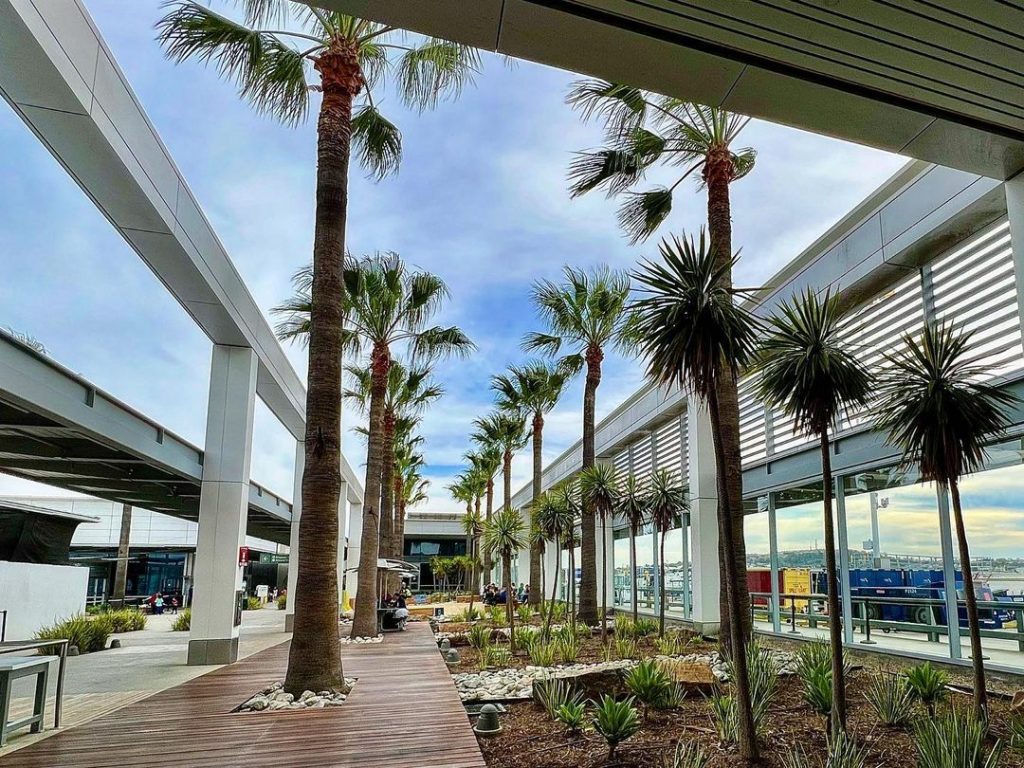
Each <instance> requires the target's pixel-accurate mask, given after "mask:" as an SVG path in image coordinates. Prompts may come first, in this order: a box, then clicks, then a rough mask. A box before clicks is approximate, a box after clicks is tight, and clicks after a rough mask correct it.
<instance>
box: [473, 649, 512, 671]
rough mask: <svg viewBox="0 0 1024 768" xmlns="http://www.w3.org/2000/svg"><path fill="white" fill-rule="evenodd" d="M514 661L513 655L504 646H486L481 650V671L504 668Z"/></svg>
mask: <svg viewBox="0 0 1024 768" xmlns="http://www.w3.org/2000/svg"><path fill="white" fill-rule="evenodd" d="M511 660H512V653H511V652H510V651H509V649H508V648H506V647H505V646H503V645H485V646H484V647H483V648H482V649H481V650H480V669H486V668H487V667H503V666H506V665H507V664H508V663H509V662H510V661H511Z"/></svg>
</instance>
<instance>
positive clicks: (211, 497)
mask: <svg viewBox="0 0 1024 768" xmlns="http://www.w3.org/2000/svg"><path fill="white" fill-rule="evenodd" d="M256 364H257V358H256V353H255V352H254V351H253V350H251V349H249V348H248V347H229V346H223V345H214V347H213V364H212V365H211V368H210V399H209V405H208V411H207V415H206V451H205V454H204V457H203V481H202V488H201V491H200V497H199V535H198V541H197V545H196V567H195V594H194V596H193V600H192V628H191V631H190V633H189V642H188V663H189V664H190V665H203V664H230V663H232V662H234V661H235V660H236V659H237V658H238V625H239V624H240V623H241V619H240V611H239V610H238V609H239V605H238V601H239V590H241V587H242V569H241V568H240V567H239V565H238V561H239V550H240V549H241V547H242V546H243V545H244V544H245V529H246V520H247V517H248V511H249V467H250V460H251V457H252V428H253V413H254V410H255V406H256V367H257V365H256Z"/></svg>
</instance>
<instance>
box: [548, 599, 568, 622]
mask: <svg viewBox="0 0 1024 768" xmlns="http://www.w3.org/2000/svg"><path fill="white" fill-rule="evenodd" d="M568 610H569V608H568V606H567V605H566V604H565V603H558V602H555V603H552V604H551V621H553V622H554V623H555V624H558V623H560V622H563V621H565V614H566V612H567V611H568Z"/></svg>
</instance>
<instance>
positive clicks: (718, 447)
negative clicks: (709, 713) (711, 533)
mask: <svg viewBox="0 0 1024 768" xmlns="http://www.w3.org/2000/svg"><path fill="white" fill-rule="evenodd" d="M708 410H709V411H710V415H711V437H712V443H713V444H714V448H715V465H716V467H715V468H716V470H717V472H716V474H717V478H716V480H717V484H718V499H719V510H720V511H719V515H718V520H719V526H720V530H721V533H722V541H723V542H725V551H724V557H723V558H722V561H723V564H724V566H725V568H724V570H725V573H724V574H723V576H724V582H725V587H726V605H727V608H728V610H729V612H730V615H729V616H728V618H729V631H730V633H731V643H730V649H731V652H732V655H731V658H732V660H733V669H734V671H735V680H733V685H734V686H735V688H736V719H737V729H736V730H737V736H738V738H737V741H738V742H739V750H740V756H741V757H743V758H744V759H746V760H749V761H751V762H756V761H757V760H758V759H759V758H758V748H757V727H756V725H755V723H754V712H753V708H752V707H751V701H750V676H749V672H748V670H747V654H746V637H747V636H746V634H745V633H744V630H743V621H742V616H741V615H740V613H741V612H742V611H744V610H746V609H745V608H743V607H741V605H740V602H739V601H738V600H737V599H736V593H737V592H738V582H739V580H740V579H739V573H738V569H737V568H736V558H735V557H734V553H733V552H732V551H731V549H732V544H733V542H734V541H735V539H734V537H733V530H732V529H733V525H734V524H735V518H734V517H733V514H732V507H731V506H730V505H729V495H728V492H729V486H730V478H728V477H727V474H728V467H729V465H728V463H727V462H726V459H725V457H726V451H725V450H724V445H723V444H724V440H723V434H722V430H721V429H720V425H721V424H722V421H723V420H722V418H721V412H720V409H719V403H718V389H717V388H714V387H713V388H712V389H711V391H710V393H709V395H708ZM737 503H739V504H742V499H737ZM723 507H724V509H723ZM743 581H744V584H745V583H746V579H744V580H743ZM722 618H723V619H725V618H726V617H725V616H723V617H722Z"/></svg>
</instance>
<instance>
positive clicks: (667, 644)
mask: <svg viewBox="0 0 1024 768" xmlns="http://www.w3.org/2000/svg"><path fill="white" fill-rule="evenodd" d="M657 644H658V653H660V654H661V655H662V656H681V655H682V654H684V653H685V652H686V641H685V640H684V639H683V636H682V635H680V634H679V633H678V632H668V633H666V635H665V636H664V637H659V638H658V640H657Z"/></svg>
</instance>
